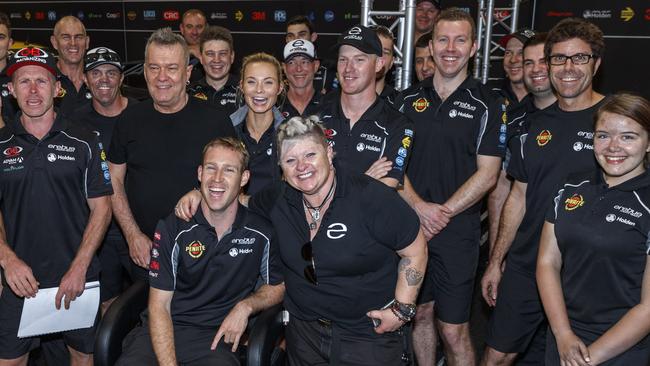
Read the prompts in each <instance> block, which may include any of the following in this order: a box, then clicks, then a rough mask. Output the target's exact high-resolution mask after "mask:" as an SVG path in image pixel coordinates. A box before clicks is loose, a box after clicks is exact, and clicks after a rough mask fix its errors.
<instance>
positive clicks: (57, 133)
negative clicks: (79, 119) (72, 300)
mask: <svg viewBox="0 0 650 366" xmlns="http://www.w3.org/2000/svg"><path fill="white" fill-rule="evenodd" d="M20 116H21V113H18V114H17V115H16V117H15V118H14V120H13V121H10V122H9V123H8V124H7V126H6V127H5V128H3V129H2V130H0V151H2V163H1V164H0V165H1V166H2V168H1V169H2V171H1V172H0V208H1V209H2V215H3V217H4V224H5V228H6V231H7V241H8V243H9V246H10V247H11V249H12V250H13V251H14V252H15V253H16V255H18V257H19V258H20V259H22V260H23V261H25V263H26V264H27V265H28V266H30V267H31V269H32V272H33V273H34V277H36V280H38V281H39V282H40V287H41V288H45V287H54V286H58V285H59V282H60V281H61V277H63V275H64V274H65V273H66V271H67V270H68V268H69V266H70V264H71V263H72V260H73V259H74V258H75V256H76V254H77V250H78V249H79V245H80V244H81V241H82V237H83V232H84V230H85V228H86V225H87V223H88V217H89V215H90V209H89V208H88V203H87V199H89V198H96V197H101V196H106V195H110V194H112V193H113V187H112V186H111V176H110V174H109V171H108V166H107V165H106V162H105V161H104V159H105V157H106V156H105V154H104V151H103V150H102V149H100V147H99V140H98V139H97V136H95V134H93V133H92V132H91V131H89V130H87V129H84V128H81V127H80V126H78V125H75V124H73V123H71V122H70V121H69V120H68V119H67V118H66V117H65V116H64V115H62V114H58V113H57V117H56V119H55V121H54V125H53V126H52V128H51V129H50V132H48V134H47V135H45V137H43V139H42V140H38V139H37V138H36V137H34V136H33V135H31V134H29V133H28V132H27V131H26V130H25V128H24V127H23V125H22V123H21V122H20ZM98 274H99V263H98V261H97V259H96V258H93V260H92V261H91V264H90V266H89V267H88V271H87V272H86V278H87V279H96V278H97V276H98ZM2 280H3V283H4V284H5V286H6V281H5V276H2Z"/></svg>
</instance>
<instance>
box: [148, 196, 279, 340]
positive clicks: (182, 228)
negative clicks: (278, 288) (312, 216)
mask: <svg viewBox="0 0 650 366" xmlns="http://www.w3.org/2000/svg"><path fill="white" fill-rule="evenodd" d="M281 270H282V268H281V263H280V260H279V258H278V255H277V242H276V239H275V237H274V233H273V228H272V227H271V224H270V223H269V222H268V221H267V220H265V219H264V218H262V217H261V216H259V215H256V214H255V213H253V212H250V211H248V209H246V208H245V207H244V206H241V205H239V207H238V208H237V216H236V218H235V222H234V223H233V225H232V227H231V228H230V230H229V231H228V232H227V233H226V234H224V235H223V237H222V238H221V239H219V238H218V237H217V233H216V232H215V230H214V227H212V226H211V225H210V223H208V221H207V220H206V219H205V216H204V215H203V211H202V210H201V209H200V208H199V210H198V211H196V215H194V217H193V218H192V220H190V222H185V221H183V220H181V219H179V218H177V217H176V215H174V214H173V213H172V214H171V215H169V216H167V218H165V219H164V220H160V222H158V226H156V232H155V234H154V240H153V244H152V249H151V262H150V264H149V284H150V285H151V287H153V288H157V289H160V290H166V291H174V297H173V298H172V303H171V315H172V321H173V323H174V325H189V326H194V327H199V328H214V330H215V332H216V330H217V328H218V326H219V324H221V322H223V319H224V318H225V317H226V315H228V312H230V310H232V308H233V307H234V306H235V305H236V304H237V303H238V302H239V301H241V300H243V299H244V298H246V297H247V296H248V295H250V293H251V292H253V290H254V289H255V288H256V285H257V284H258V283H259V284H269V285H278V284H280V283H282V281H283V279H282V275H281Z"/></svg>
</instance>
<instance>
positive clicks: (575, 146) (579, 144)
mask: <svg viewBox="0 0 650 366" xmlns="http://www.w3.org/2000/svg"><path fill="white" fill-rule="evenodd" d="M583 147H584V144H583V143H582V142H580V141H576V143H575V144H573V150H575V151H580V150H582V148H583Z"/></svg>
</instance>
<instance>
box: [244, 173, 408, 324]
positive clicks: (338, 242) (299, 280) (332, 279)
mask: <svg viewBox="0 0 650 366" xmlns="http://www.w3.org/2000/svg"><path fill="white" fill-rule="evenodd" d="M336 172H337V177H336V181H337V186H336V190H335V192H334V198H333V199H332V202H331V203H330V206H329V208H328V210H327V211H326V212H325V215H324V217H323V218H322V220H323V221H322V222H321V225H320V228H319V231H318V233H317V234H316V236H315V237H314V239H313V240H312V241H311V244H312V253H313V257H314V262H315V268H316V276H317V277H318V285H314V284H312V283H311V282H309V281H308V280H307V279H306V278H305V277H304V269H305V267H306V266H307V265H308V264H309V262H307V261H306V260H305V259H303V257H302V254H301V250H302V247H303V245H304V244H305V243H307V242H309V241H310V240H309V238H310V234H309V227H308V224H307V220H306V218H305V211H304V208H303V201H302V193H301V192H299V191H297V190H295V189H293V188H291V187H290V186H289V185H287V184H286V183H285V182H280V183H278V184H276V185H274V186H272V187H269V188H268V189H266V190H264V191H262V192H260V193H259V194H258V195H256V196H253V197H252V198H251V201H250V207H251V209H253V210H256V211H257V212H261V213H262V214H265V215H266V216H267V217H269V218H270V220H271V222H272V223H273V227H274V228H275V230H276V232H277V235H278V243H279V247H280V256H281V258H282V262H283V263H284V265H285V267H286V269H285V284H286V289H287V292H286V295H285V300H284V305H285V307H286V309H287V310H288V311H289V312H290V313H291V316H295V317H297V318H299V319H302V320H316V319H318V318H325V319H329V320H331V321H332V322H334V323H335V324H337V325H338V326H340V327H341V328H344V329H346V330H348V331H350V332H353V333H356V334H361V335H364V336H373V335H374V332H373V330H372V329H373V326H372V322H371V320H370V319H369V318H368V317H367V316H366V312H368V311H369V310H375V309H380V308H381V307H382V306H383V305H385V304H386V303H387V302H388V301H390V300H391V299H392V298H393V297H394V296H395V285H396V283H397V282H396V281H397V264H398V260H399V257H398V256H397V255H396V253H395V251H397V250H400V249H403V248H405V247H407V246H408V245H410V244H411V243H412V242H413V241H414V240H415V238H416V237H417V235H418V231H419V225H420V224H419V220H418V217H417V215H416V214H415V212H414V211H413V210H412V209H411V208H410V207H409V206H408V205H407V204H406V202H404V200H402V199H401V198H400V197H399V195H398V194H397V192H395V191H394V190H393V189H391V188H389V187H387V186H386V185H384V184H383V183H381V182H379V181H377V180H375V179H372V178H371V177H369V176H366V175H358V174H355V175H346V174H345V172H344V170H343V169H341V168H338V169H337V171H336Z"/></svg>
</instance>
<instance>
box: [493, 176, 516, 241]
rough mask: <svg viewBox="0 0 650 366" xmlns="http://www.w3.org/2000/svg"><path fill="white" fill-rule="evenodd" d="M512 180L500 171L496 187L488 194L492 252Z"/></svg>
mask: <svg viewBox="0 0 650 366" xmlns="http://www.w3.org/2000/svg"><path fill="white" fill-rule="evenodd" d="M511 184H512V183H511V181H510V180H509V179H508V177H507V176H506V173H505V172H504V171H503V170H502V171H501V172H500V173H499V179H498V180H497V184H496V186H495V187H494V189H493V190H492V191H491V192H490V194H489V195H488V200H487V210H488V224H489V227H488V243H489V245H490V253H492V250H493V248H494V244H495V243H496V240H497V234H498V232H499V221H500V219H501V212H502V210H503V205H504V204H505V202H506V199H507V198H508V193H509V192H510V186H511Z"/></svg>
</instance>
